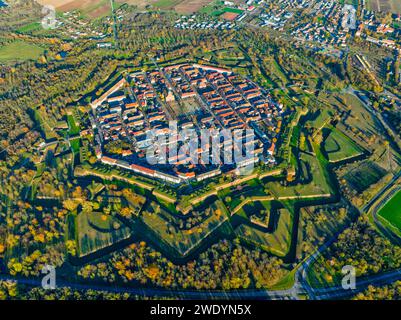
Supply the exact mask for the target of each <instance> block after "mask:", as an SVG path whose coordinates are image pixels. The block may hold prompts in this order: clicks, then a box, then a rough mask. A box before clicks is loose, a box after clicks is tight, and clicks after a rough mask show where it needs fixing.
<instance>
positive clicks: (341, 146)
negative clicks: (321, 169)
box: [324, 128, 363, 163]
mask: <svg viewBox="0 0 401 320" xmlns="http://www.w3.org/2000/svg"><path fill="white" fill-rule="evenodd" d="M326 131H327V132H326V133H327V134H328V136H327V138H326V140H325V141H324V148H325V150H326V152H327V156H328V158H329V161H330V162H334V163H335V162H339V161H343V160H346V159H350V158H354V157H357V156H360V155H362V154H363V150H362V149H361V148H360V147H359V146H358V145H357V144H356V143H355V142H354V141H352V140H351V139H350V138H348V137H347V136H346V135H344V134H343V133H342V132H341V131H339V130H338V129H336V128H327V129H326Z"/></svg>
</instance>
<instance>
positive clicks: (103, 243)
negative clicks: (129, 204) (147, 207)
mask: <svg viewBox="0 0 401 320" xmlns="http://www.w3.org/2000/svg"><path fill="white" fill-rule="evenodd" d="M76 219H77V230H78V231H77V232H78V234H77V240H78V248H79V251H78V253H79V256H80V257H83V256H86V255H88V254H91V253H94V252H96V251H98V250H100V249H104V248H106V247H108V246H111V245H112V244H114V243H117V242H119V241H122V240H125V239H128V238H129V237H130V235H131V230H130V228H128V227H126V226H124V225H123V224H122V223H121V222H119V221H118V220H117V219H115V218H114V217H111V216H105V215H103V214H102V213H99V212H91V213H86V212H82V213H80V214H79V215H78V216H77V217H76Z"/></svg>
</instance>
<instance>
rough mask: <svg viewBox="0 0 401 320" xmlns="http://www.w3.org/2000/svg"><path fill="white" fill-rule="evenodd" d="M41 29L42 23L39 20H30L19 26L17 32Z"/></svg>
mask: <svg viewBox="0 0 401 320" xmlns="http://www.w3.org/2000/svg"><path fill="white" fill-rule="evenodd" d="M41 29H42V25H41V23H40V22H32V23H29V24H26V25H24V26H22V27H20V28H19V29H18V30H17V32H20V33H29V32H33V31H37V30H41Z"/></svg>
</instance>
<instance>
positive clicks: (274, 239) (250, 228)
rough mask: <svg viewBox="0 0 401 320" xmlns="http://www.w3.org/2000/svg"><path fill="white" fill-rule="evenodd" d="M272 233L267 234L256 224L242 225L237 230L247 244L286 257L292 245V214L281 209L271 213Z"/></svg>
mask: <svg viewBox="0 0 401 320" xmlns="http://www.w3.org/2000/svg"><path fill="white" fill-rule="evenodd" d="M271 215H272V221H271V223H270V224H271V229H272V230H271V231H270V232H266V231H263V230H261V229H260V227H259V226H258V225H255V224H242V225H241V226H239V227H238V228H237V229H236V233H237V235H238V236H239V237H240V238H241V239H242V240H244V241H245V242H249V243H252V244H254V245H257V246H260V247H261V248H262V249H263V250H266V251H269V252H271V253H273V254H276V255H277V256H279V257H284V256H285V255H286V254H287V253H288V251H289V249H290V245H291V230H292V221H293V216H292V213H291V212H290V211H289V210H287V209H280V210H276V211H273V212H272V213H271Z"/></svg>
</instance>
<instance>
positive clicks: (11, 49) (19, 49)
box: [0, 41, 44, 64]
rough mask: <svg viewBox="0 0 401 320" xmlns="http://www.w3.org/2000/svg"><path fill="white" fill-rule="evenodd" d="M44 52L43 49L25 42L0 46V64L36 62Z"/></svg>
mask: <svg viewBox="0 0 401 320" xmlns="http://www.w3.org/2000/svg"><path fill="white" fill-rule="evenodd" d="M43 52H44V48H42V47H40V46H38V45H35V44H31V43H28V42H25V41H15V42H12V43H10V44H7V45H5V46H0V64H1V63H3V64H8V63H15V62H23V61H27V60H36V59H38V58H39V57H40V56H41V55H42V54H43Z"/></svg>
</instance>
